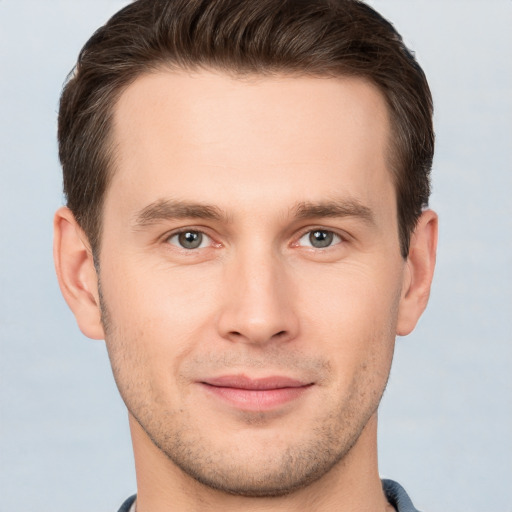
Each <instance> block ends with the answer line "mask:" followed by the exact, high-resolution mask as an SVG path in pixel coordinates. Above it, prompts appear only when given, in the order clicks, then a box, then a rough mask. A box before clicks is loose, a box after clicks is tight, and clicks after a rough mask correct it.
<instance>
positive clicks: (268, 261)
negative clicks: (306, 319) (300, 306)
mask: <svg viewBox="0 0 512 512" xmlns="http://www.w3.org/2000/svg"><path fill="white" fill-rule="evenodd" d="M225 272H226V275H225V281H224V282H225V283H226V288H225V290H224V291H225V294H224V301H223V303H222V305H221V311H220V317H219V330H220V333H221V335H222V336H223V337H227V338H229V339H231V340H232V341H243V342H246V343H265V342H269V341H271V340H277V339H279V340H281V341H284V340H289V339H291V338H293V337H294V336H296V334H297V329H298V321H297V317H296V315H295V311H294V307H293V301H292V293H291V292H292V290H291V288H292V287H293V284H292V282H291V279H290V278H289V276H288V275H287V272H286V268H285V264H284V262H283V261H282V259H281V258H280V257H279V255H278V254H276V252H275V251H273V250H272V247H271V244H270V243H267V244H264V243H260V244H251V245H250V246H246V247H244V248H240V249H239V250H238V251H237V252H236V254H235V255H234V256H233V258H232V260H231V261H230V263H229V264H227V265H226V269H225Z"/></svg>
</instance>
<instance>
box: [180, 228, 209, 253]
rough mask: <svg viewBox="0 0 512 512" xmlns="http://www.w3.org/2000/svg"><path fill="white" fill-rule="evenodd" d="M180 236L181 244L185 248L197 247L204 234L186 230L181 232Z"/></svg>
mask: <svg viewBox="0 0 512 512" xmlns="http://www.w3.org/2000/svg"><path fill="white" fill-rule="evenodd" d="M178 238H179V242H180V245H181V246H182V247H184V248H185V249H196V248H197V247H199V246H200V245H201V242H202V241H203V235H202V234H201V233H198V232H197V231H186V232H185V233H180V235H179V237H178Z"/></svg>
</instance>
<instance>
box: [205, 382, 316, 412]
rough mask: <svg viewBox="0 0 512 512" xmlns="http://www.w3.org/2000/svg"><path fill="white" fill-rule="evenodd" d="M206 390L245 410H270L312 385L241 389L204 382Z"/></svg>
mask: <svg viewBox="0 0 512 512" xmlns="http://www.w3.org/2000/svg"><path fill="white" fill-rule="evenodd" d="M202 385H203V387H204V388H205V390H206V391H207V392H208V393H210V394H212V395H214V396H216V397H217V398H220V399H221V400H223V401H225V402H227V403H229V404H230V405H232V406H234V407H236V408H238V409H241V410H244V411H268V410H270V409H275V408H276V407H279V406H282V405H285V404H287V403H289V402H292V401H293V400H296V399H297V398H299V397H300V396H302V395H303V394H304V393H305V392H306V391H307V390H308V389H309V388H310V387H311V386H310V385H308V386H299V387H290V388H276V389H241V388H229V387H220V386H211V385H209V384H205V383H203V384H202Z"/></svg>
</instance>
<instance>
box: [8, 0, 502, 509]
mask: <svg viewBox="0 0 512 512" xmlns="http://www.w3.org/2000/svg"><path fill="white" fill-rule="evenodd" d="M125 3H126V2H123V1H119V0H72V1H70V0H53V1H51V0H47V1H41V0H33V1H29V0H21V1H20V0H0V80H1V82H0V109H1V126H0V173H1V174H0V178H1V181H0V226H1V227H0V240H1V253H0V258H1V264H0V287H1V295H0V337H1V346H0V379H1V381H0V408H1V409H0V411H1V412H0V414H1V416H0V429H1V431H0V511H5V512H13V511H21V512H32V511H33V512H36V511H37V512H40V511H53V512H65V511H66V512H67V511H74V512H85V511H88V512H90V511H97V512H101V511H105V512H110V511H114V510H117V507H118V506H119V504H120V502H121V501H122V500H123V499H124V498H125V497H126V496H128V495H129V494H130V493H132V492H133V491H134V490H135V478H134V470H133V459H132V454H131V446H130V440H129V433H128V427H127V421H126V413H125V411H124V406H123V404H122V402H121V400H120V399H119V398H118V396H117V390H116V389H115V385H114V383H113V379H112V377H111V374H110V368H109V364H108V361H107V356H106V352H105V349H104V345H103V343H102V342H96V341H90V340H87V339H85V338H84V337H83V336H82V335H81V334H80V332H79V331H78V329H77V327H76V326H75V323H74V319H73V317H72V315H71V313H70V312H69V311H68V310H67V307H66V305H65V303H64V301H63V300H62V299H61V297H60V293H59V290H58V287H57V283H56V279H55V277H54V271H53V264H52V257H51V237H52V227H51V225H52V214H53V212H54V210H55V209H56V208H57V207H58V206H59V205H61V204H62V194H61V191H60V189H61V177H60V169H59V165H58V161H57V156H56V153H57V151H56V142H55V131H56V111H57V102H58V96H59V92H60V89H61V85H62V82H63V80H64V77H65V76H66V74H67V72H68V71H69V70H70V69H71V67H72V66H73V63H74V61H75V58H76V55H77V54H78V51H79V49H80V47H81V46H82V44H83V43H84V42H85V41H86V39H87V38H88V37H89V36H90V35H91V34H92V32H93V30H94V29H95V28H97V27H98V26H99V25H100V24H101V23H103V22H104V21H105V20H106V19H107V17H108V16H110V15H111V14H112V13H113V12H115V11H116V10H117V9H118V8H119V7H121V6H122V5H124V4H125ZM372 4H373V5H374V6H376V7H377V9H379V10H380V11H381V12H382V13H383V14H384V15H385V16H387V17H389V18H390V19H391V20H392V21H393V22H394V24H395V25H396V26H397V28H398V29H399V31H401V32H402V34H403V35H404V37H405V40H406V42H407V43H408V44H409V46H410V47H412V48H413V49H414V50H415V51H416V53H417V56H418V58H419V60H420V62H421V64H422V66H423V67H424V69H425V71H426V73H427V75H428V76H429V79H430V83H431V86H432V90H433V94H434V98H435V106H436V116H435V117H436V119H435V120H436V125H437V130H436V131H437V154H436V159H435V165H434V195H433V197H432V203H431V204H432V206H433V207H434V208H435V209H436V210H437V211H438V212H439V214H440V218H441V232H440V248H439V257H438V268H437V273H436V277H435V283H434V288H433V292H432V298H431V304H430V307H429V310H428V311H427V313H426V314H425V316H424V318H423V319H422V321H421V322H420V325H419V327H418V328H417V330H416V331H415V333H413V334H412V335H411V336H409V337H408V338H404V339H400V340H399V341H398V345H397V351H396V356H395V364H394V368H393V371H392V374H391V379H390V384H389V386H388V390H387V393H386V395H385V398H384V402H383V405H382V408H381V414H380V423H381V430H380V448H379V450H380V465H381V473H382V475H383V476H387V477H391V478H395V479H397V480H398V481H400V482H401V483H402V484H403V485H404V486H405V487H406V489H407V490H408V491H409V492H410V494H411V495H412V497H413V498H414V501H415V503H416V504H417V506H418V507H419V508H421V509H424V510H425V511H430V512H432V511H438V512H444V511H451V512H457V511H461V512H462V511H464V512H486V511H491V510H492V511H505V512H512V440H511V439H512V399H511V396H512V377H511V372H510V369H511V366H512V343H511V342H512V339H511V338H512V333H511V331H512V329H511V327H512V325H511V324H512V321H511V317H512V292H511V290H512V286H511V283H512V279H511V277H512V270H511V269H512V244H511V239H512V206H511V205H512V201H511V193H512V158H511V146H512V71H511V70H512V40H511V38H512V36H511V27H512V2H511V1H510V0H480V1H471V0H465V1H463V0H458V1H457V0H444V1H441V0H430V1H426V0H424V1H420V0H374V1H373V2H372Z"/></svg>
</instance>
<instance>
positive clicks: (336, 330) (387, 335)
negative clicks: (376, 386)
mask: <svg viewBox="0 0 512 512" xmlns="http://www.w3.org/2000/svg"><path fill="white" fill-rule="evenodd" d="M302 277H303V278H302V279H301V284H300V287H299V290H298V297H299V308H300V310H301V311H302V322H301V325H302V327H303V329H304V333H303V334H304V339H305V340H306V341H305V343H307V340H311V339H315V340H316V343H317V347H318V350H321V351H323V352H324V353H326V354H328V355H329V358H330V360H331V362H333V364H336V365H339V367H340V368H341V370H340V371H339V372H338V373H339V374H340V375H341V378H345V377H343V375H345V376H346V378H347V379H350V378H351V377H349V375H348V373H350V372H351V371H352V370H354V371H356V369H357V368H358V367H360V366H361V365H365V364H369V365H371V366H372V367H373V368H374V370H377V367H379V366H380V367H382V371H383V372H384V373H386V372H387V369H388V367H389V365H390V362H391V358H392V353H393V347H394V340H395V332H396V320H397V313H398V304H399V300H400V291H401V274H400V269H399V268H398V267H397V268H396V269H393V268H388V269H387V271H386V272H376V271H375V270H374V269H373V268H371V269H369V268H368V267H364V266H361V265H348V264H347V265H344V266H343V267H341V266H340V267H339V268H338V269H337V271H333V270H332V269H330V270H327V271H326V272H325V274H324V275H322V274H318V272H317V273H316V276H315V278H314V279H312V276H309V277H308V275H307V272H304V273H302ZM312 283H314V285H312ZM377 371H379V372H380V370H377Z"/></svg>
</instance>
